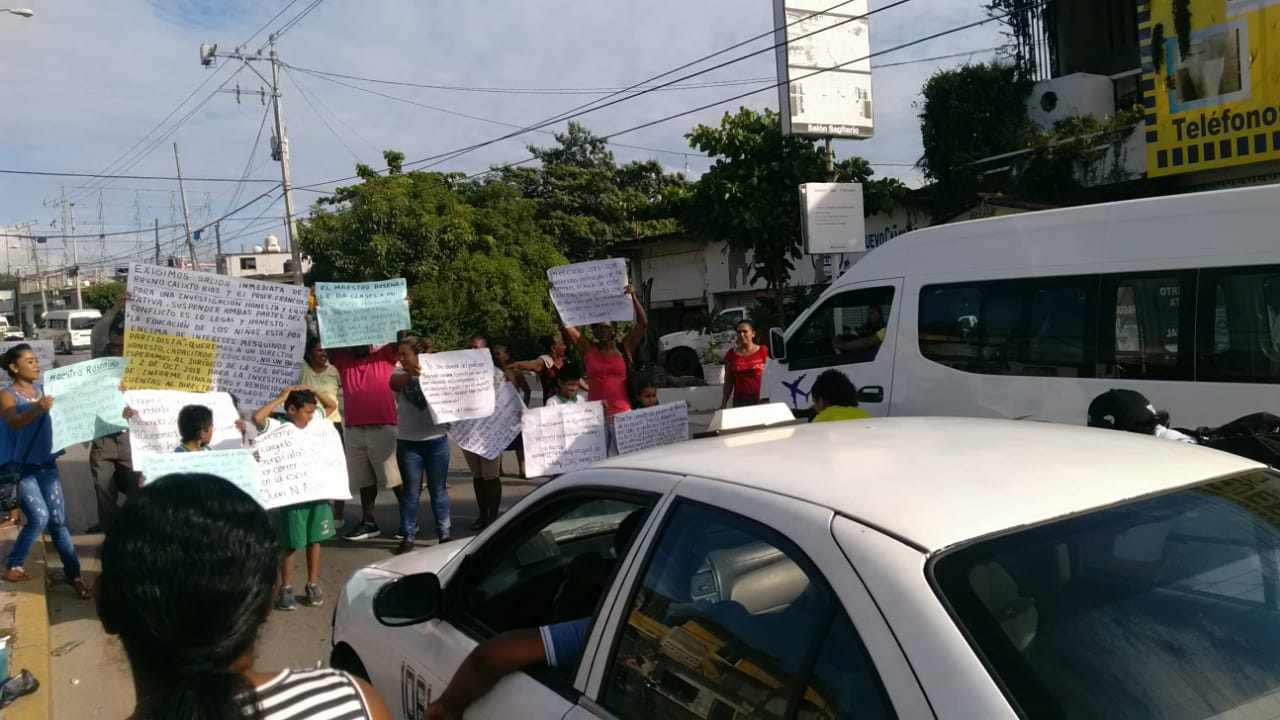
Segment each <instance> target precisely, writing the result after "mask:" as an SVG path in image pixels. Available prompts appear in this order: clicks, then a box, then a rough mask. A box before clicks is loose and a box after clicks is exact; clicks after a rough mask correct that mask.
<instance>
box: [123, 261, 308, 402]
mask: <svg viewBox="0 0 1280 720" xmlns="http://www.w3.org/2000/svg"><path fill="white" fill-rule="evenodd" d="M129 292H130V293H131V294H132V299H131V300H130V301H129V304H128V307H127V309H126V311H125V315H126V318H125V320H126V332H125V354H126V355H128V356H130V357H131V358H132V360H133V361H132V362H131V363H130V364H129V370H128V372H127V373H126V374H125V386H126V387H128V388H130V389H151V388H166V387H167V388H175V387H177V388H189V389H194V390H202V389H209V390H214V391H228V392H233V393H235V394H236V396H237V397H238V398H239V400H240V402H241V403H244V405H245V407H259V406H262V405H265V404H266V403H268V402H270V401H271V400H272V399H274V398H275V397H276V396H277V395H278V394H279V392H280V390H281V388H284V387H287V386H289V385H291V384H293V383H294V382H296V381H297V378H298V368H299V366H300V364H301V362H302V350H303V346H304V345H305V344H306V338H307V325H306V315H307V300H308V291H307V289H306V288H305V287H301V286H298V285H285V284H282V283H272V282H260V281H257V280H241V279H238V278H231V277H227V276H225V275H212V274H210V273H204V272H192V271H190V270H181V269H178V268H166V267H159V266H156V265H145V264H143V263H134V264H133V265H132V266H131V267H130V268H129ZM139 333H144V334H139ZM210 342H212V343H213V345H212V347H211V346H210V344H209V343H210ZM211 358H212V360H211ZM206 379H207V380H208V383H207V385H206V383H205V381H206Z"/></svg>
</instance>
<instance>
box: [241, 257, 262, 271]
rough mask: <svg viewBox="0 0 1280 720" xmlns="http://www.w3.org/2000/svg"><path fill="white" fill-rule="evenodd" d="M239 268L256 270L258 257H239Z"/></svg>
mask: <svg viewBox="0 0 1280 720" xmlns="http://www.w3.org/2000/svg"><path fill="white" fill-rule="evenodd" d="M240 269H241V270H257V269H258V258H252V257H243V258H240Z"/></svg>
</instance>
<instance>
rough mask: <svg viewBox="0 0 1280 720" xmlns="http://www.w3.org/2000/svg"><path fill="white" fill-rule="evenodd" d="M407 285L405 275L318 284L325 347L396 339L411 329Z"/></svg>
mask: <svg viewBox="0 0 1280 720" xmlns="http://www.w3.org/2000/svg"><path fill="white" fill-rule="evenodd" d="M408 293H409V290H408V286H407V284H406V283H405V280H404V278H398V279H396V280H383V281H381V282H367V283H325V282H321V283H316V320H317V322H318V323H319V326H320V337H322V338H324V344H325V347H331V348H336V347H354V346H357V345H381V344H385V343H391V342H395V340H396V334H397V333H398V332H399V331H400V330H408V329H409V327H410V324H409V304H408V303H406V302H405V298H407V297H408Z"/></svg>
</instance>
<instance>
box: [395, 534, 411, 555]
mask: <svg viewBox="0 0 1280 720" xmlns="http://www.w3.org/2000/svg"><path fill="white" fill-rule="evenodd" d="M413 548H414V544H413V541H412V540H410V539H408V538H405V539H403V540H401V541H400V545H399V546H398V547H396V554H397V555H403V554H405V553H407V552H413Z"/></svg>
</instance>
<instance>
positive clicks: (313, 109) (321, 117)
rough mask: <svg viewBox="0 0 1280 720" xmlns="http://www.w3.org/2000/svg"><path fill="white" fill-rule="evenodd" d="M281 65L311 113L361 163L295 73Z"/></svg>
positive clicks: (283, 64) (286, 66)
mask: <svg viewBox="0 0 1280 720" xmlns="http://www.w3.org/2000/svg"><path fill="white" fill-rule="evenodd" d="M281 65H282V66H284V72H285V74H286V75H288V76H289V80H291V81H292V82H293V86H294V87H295V88H297V90H298V94H299V95H301V96H302V99H303V101H305V102H306V103H307V107H309V108H311V112H313V113H315V115H316V118H318V119H319V120H320V123H321V124H322V125H324V127H325V129H326V130H328V131H329V134H330V135H332V136H333V139H334V140H337V141H338V143H339V144H340V145H342V147H344V148H346V149H347V152H349V153H351V157H352V158H354V159H355V161H356V162H360V156H359V155H357V154H356V151H355V150H352V149H351V146H350V145H348V144H347V141H346V140H343V139H342V136H341V135H339V134H338V133H337V131H335V130H334V129H333V126H332V125H330V124H329V121H328V120H326V119H325V118H324V115H321V114H320V109H319V108H317V107H316V105H315V103H313V102H311V97H310V96H309V95H308V94H307V91H306V90H304V89H303V88H302V83H299V82H298V78H297V77H295V76H294V74H293V71H292V70H290V69H289V66H288V65H287V64H285V63H281Z"/></svg>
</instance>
